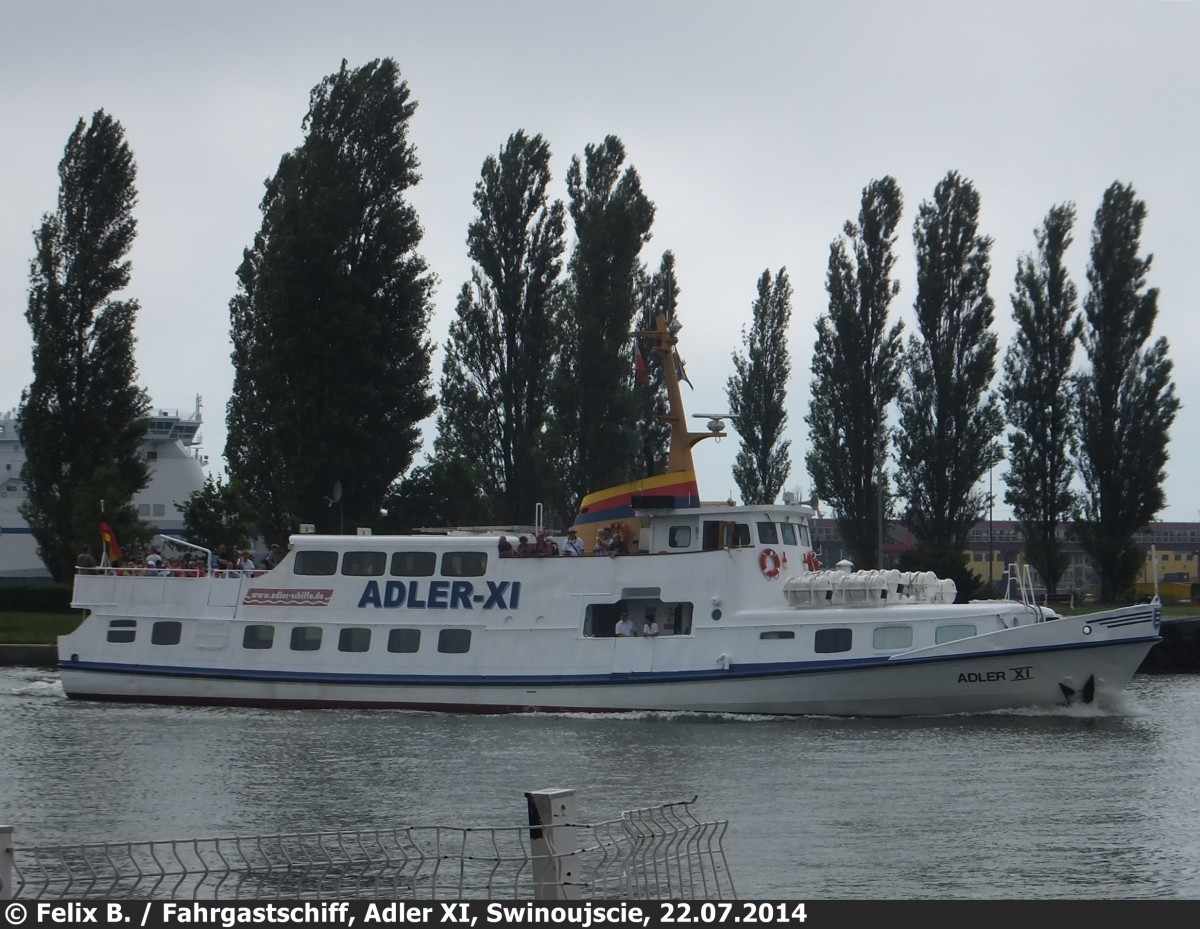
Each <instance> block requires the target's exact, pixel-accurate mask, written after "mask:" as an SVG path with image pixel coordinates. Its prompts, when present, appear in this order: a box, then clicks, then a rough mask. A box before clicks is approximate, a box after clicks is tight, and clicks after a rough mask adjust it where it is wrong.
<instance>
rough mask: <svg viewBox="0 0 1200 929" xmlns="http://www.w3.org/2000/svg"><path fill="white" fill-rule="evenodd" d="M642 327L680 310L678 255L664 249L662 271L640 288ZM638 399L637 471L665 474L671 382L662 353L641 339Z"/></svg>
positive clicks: (636, 365) (636, 362)
mask: <svg viewBox="0 0 1200 929" xmlns="http://www.w3.org/2000/svg"><path fill="white" fill-rule="evenodd" d="M640 290H641V296H640V299H639V302H640V304H641V307H642V309H641V311H640V312H639V314H638V329H639V330H641V331H643V332H652V331H654V330H655V329H656V328H657V327H658V317H659V316H660V315H661V316H663V317H664V318H665V319H666V320H667V322H668V323H669V322H670V321H671V320H673V319H675V318H676V315H677V314H678V311H679V281H678V279H677V278H676V276H675V255H674V254H673V253H672V252H669V251H668V252H663V256H662V261H661V262H660V263H659V266H658V271H657V272H655V273H654V275H652V276H650V277H645V278H644V279H643V281H642V286H641V288H640ZM632 365H633V381H634V399H635V402H636V404H637V409H638V418H637V422H636V430H637V444H636V448H635V451H634V456H635V461H634V471H635V473H636V474H638V475H647V476H648V475H652V474H662V473H663V471H665V470H666V467H667V454H668V449H669V446H670V438H671V427H670V425H668V424H667V422H666V421H665V420H663V419H661V418H660V414H662V413H663V412H665V411H666V409H667V403H668V400H667V386H666V381H665V380H663V365H662V357H661V356H660V355H659V353H658V352H656V351H651V350H649V349H648V348H647V346H646V345H643V344H641V343H640V342H638V341H635V342H634V346H633V360H632Z"/></svg>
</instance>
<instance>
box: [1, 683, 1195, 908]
mask: <svg viewBox="0 0 1200 929" xmlns="http://www.w3.org/2000/svg"><path fill="white" fill-rule="evenodd" d="M1198 723H1200V675H1186V674H1180V675H1166V674H1164V675H1138V676H1137V677H1136V678H1135V679H1134V682H1133V685H1132V686H1131V688H1130V690H1129V692H1128V694H1127V695H1126V696H1125V698H1124V699H1123V701H1122V705H1121V707H1120V711H1119V712H1118V713H1109V714H1102V713H1099V712H1098V711H1096V710H1094V709H1092V708H1086V707H1085V708H1080V707H1075V708H1071V709H1069V710H1068V709H1065V708H1064V709H1063V710H1062V711H1059V712H1044V713H1009V714H992V715H987V716H975V717H966V716H955V717H938V718H924V719H908V720H871V719H851V720H846V719H830V718H801V717H789V718H769V717H762V718H745V717H740V718H738V717H719V716H701V715H690V714H636V715H628V716H622V715H603V716H591V715H576V714H565V715H557V714H544V715H541V714H539V715H528V716H501V717H475V716H454V715H438V714H426V713H412V712H394V711H353V710H280V711H274V710H254V709H215V708H214V709H206V708H195V707H159V706H136V705H119V704H99V703H89V702H83V701H70V700H67V699H66V698H65V697H64V695H63V691H62V687H61V685H60V683H59V681H58V677H57V674H56V673H55V672H53V671H45V670H36V669H30V668H0V823H11V824H12V825H13V826H15V828H16V832H15V834H14V835H15V841H16V843H17V844H19V845H24V846H31V845H45V844H52V843H59V842H61V843H71V844H77V843H83V842H99V841H107V842H117V841H138V840H148V839H179V838H190V837H198V838H203V837H210V836H229V835H248V834H256V833H278V832H299V831H318V830H335V831H340V830H347V829H355V828H381V827H385V826H393V825H397V824H407V825H432V824H443V825H449V826H476V825H479V826H497V825H504V826H516V825H522V824H523V823H525V822H526V818H525V817H526V811H525V800H524V794H525V792H526V791H528V790H536V789H540V788H574V789H575V790H576V791H577V807H578V814H579V815H578V818H579V819H580V820H582V821H598V820H605V819H611V818H614V817H616V816H618V815H619V814H620V813H621V812H622V811H624V810H628V809H633V808H637V807H643V806H650V805H655V804H658V803H667V802H671V801H675V800H685V799H687V800H690V799H691V798H692V797H693V796H696V797H698V800H697V802H696V804H695V806H694V811H695V813H696V815H697V816H698V818H700V819H702V820H713V819H722V820H728V821H729V823H730V825H729V831H728V833H727V835H726V837H725V843H724V845H725V852H726V856H727V859H728V864H729V869H730V872H731V874H732V877H733V880H734V882H735V885H736V888H737V892H738V896H739V897H741V898H744V899H752V898H760V899H763V898H786V899H1018V898H1034V899H1049V898H1058V899H1096V898H1102V899H1118V898H1120V899H1129V898H1175V899H1180V898H1182V899H1200V725H1198Z"/></svg>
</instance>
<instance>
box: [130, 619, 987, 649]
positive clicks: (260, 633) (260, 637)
mask: <svg viewBox="0 0 1200 929" xmlns="http://www.w3.org/2000/svg"><path fill="white" fill-rule="evenodd" d="M182 631H183V624H182V623H180V622H178V621H175V620H160V621H158V622H156V623H154V625H153V626H152V627H151V629H150V642H151V644H153V645H178V644H179V640H180V636H181V634H182ZM975 632H976V629H975V626H974V625H971V624H969V623H950V624H947V625H945V626H938V627H937V629H936V630H935V632H934V642H935V644H937V645H942V644H944V643H946V642H955V641H957V640H959V639H966V638H970V637H971V636H973V635H975ZM758 637H759V638H760V639H768V640H769V639H795V638H796V632H795V630H794V629H768V630H766V631H765V632H760V633H759V634H758ZM136 638H137V620H134V619H114V620H111V621H110V622H109V624H108V641H109V642H117V643H120V642H133V641H135V640H136ZM323 638H324V630H323V629H322V628H321V627H320V626H295V627H293V629H292V634H291V649H292V651H294V652H315V651H317V650H319V649H320V647H321V640H322V639H323ZM274 644H275V627H274V626H269V625H265V624H255V625H250V626H247V627H246V629H245V631H244V632H243V634H242V648H251V649H264V648H271V647H273V646H274ZM912 644H913V631H912V626H877V627H876V628H875V629H874V630H872V635H871V645H872V647H874V648H876V649H879V650H880V651H894V650H897V649H905V648H912ZM853 645H854V631H853V630H852V629H847V628H844V627H835V628H831V629H818V630H816V634H815V636H814V639H813V650H814V651H815V652H816V653H817V654H818V655H830V654H835V653H837V652H848V651H850V649H851V647H852V646H853ZM420 647H421V630H420V629H406V628H398V629H389V630H388V639H387V650H388V651H389V652H394V653H398V654H403V653H411V652H416V651H418V650H420ZM370 648H371V630H370V629H366V628H363V627H359V626H348V627H346V628H344V629H340V630H338V651H339V652H365V651H369V650H370ZM437 650H438V651H439V652H442V653H443V654H447V655H462V654H465V653H466V652H469V651H470V650H471V630H470V629H439V630H438V644H437Z"/></svg>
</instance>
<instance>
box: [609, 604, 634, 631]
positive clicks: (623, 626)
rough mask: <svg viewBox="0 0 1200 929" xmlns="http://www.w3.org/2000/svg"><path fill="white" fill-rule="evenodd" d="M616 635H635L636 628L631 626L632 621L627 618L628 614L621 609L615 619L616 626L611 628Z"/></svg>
mask: <svg viewBox="0 0 1200 929" xmlns="http://www.w3.org/2000/svg"><path fill="white" fill-rule="evenodd" d="M613 631H614V632H615V633H616V634H617V635H618V636H622V637H624V636H636V635H637V630H636V629H635V628H634V627H633V623H632V622H631V621H630V619H629V614H628V613H626V612H625V611H624V610H621V616H620V618H619V619H618V620H617V626H616V628H615V629H614V630H613Z"/></svg>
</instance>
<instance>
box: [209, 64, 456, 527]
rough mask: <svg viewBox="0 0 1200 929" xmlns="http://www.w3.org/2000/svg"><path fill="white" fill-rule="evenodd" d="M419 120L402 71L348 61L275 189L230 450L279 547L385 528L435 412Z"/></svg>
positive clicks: (270, 188) (259, 244) (238, 318)
mask: <svg viewBox="0 0 1200 929" xmlns="http://www.w3.org/2000/svg"><path fill="white" fill-rule="evenodd" d="M415 110H416V103H415V102H413V101H412V100H411V99H410V93H409V89H408V85H407V83H406V82H404V81H402V80H401V79H400V72H399V68H398V67H397V65H396V63H395V62H394V61H392V60H391V59H390V58H385V59H382V60H375V61H373V62H371V63H370V64H367V65H364V66H363V67H360V68H356V69H350V68H348V67H347V65H346V62H344V61H343V62H342V66H341V69H340V70H339V71H338V72H337V73H336V74H333V75H330V76H329V77H326V78H325V79H324V80H323V81H321V83H320V84H318V85H317V86H316V87H315V88H314V89H313V91H312V94H311V96H310V100H309V110H308V114H307V115H306V116H305V119H304V123H303V125H304V129H305V138H304V141H303V143H302V144H301V145H300V147H299V148H297V149H295V150H294V151H292V152H290V153H288V154H285V155H284V156H283V158H282V159H281V160H280V163H279V168H278V170H277V171H276V173H275V176H274V177H273V178H271V179H270V180H268V181H267V185H266V194H265V195H264V197H263V200H262V204H261V206H260V209H261V211H262V215H263V222H262V226H261V228H260V230H259V232H258V234H257V235H256V236H255V239H254V244H253V245H252V246H251V247H250V248H248V249H247V250H246V252H245V258H244V261H243V262H242V265H241V267H240V268H239V269H238V284H239V287H238V293H237V295H236V296H235V297H234V298H233V300H231V301H230V331H231V336H232V340H233V353H232V357H233V365H234V390H233V396H232V398H231V399H230V401H229V407H228V413H227V424H228V440H227V443H226V447H225V453H226V459H227V460H228V462H229V468H230V474H231V476H232V477H233V478H235V479H237V480H239V481H241V482H242V483H243V484H244V485H245V486H246V489H247V493H248V494H249V496H250V498H251V500H252V501H253V503H254V505H255V507H256V509H258V510H259V511H260V513H261V514H262V517H263V520H264V528H265V530H266V532H267V534H268V535H269V536H271V537H273V538H279V537H281V536H283V535H285V534H286V533H287V532H288V531H289V530H290V529H291V528H293V527H294V526H295V525H296V524H297V523H298V522H301V521H303V522H309V523H314V524H315V525H316V526H317V527H318V529H320V530H322V531H341V529H342V528H344V526H346V525H349V526H357V525H367V526H370V525H373V524H374V523H375V521H376V520H377V519H378V515H379V509H380V506H381V504H382V501H383V497H384V495H385V493H386V492H387V491H388V488H389V487H390V486H391V484H392V483H393V481H394V480H395V479H396V477H397V476H398V475H400V474H401V473H403V472H404V471H405V470H406V469H407V468H408V466H409V464H410V463H411V462H412V459H413V455H414V453H415V451H416V449H417V447H418V445H419V443H420V431H419V424H420V422H421V421H422V420H423V419H425V418H426V417H427V416H429V415H430V413H432V412H433V409H434V406H435V404H434V400H433V396H432V392H431V389H430V387H431V385H430V354H431V349H432V346H431V344H430V342H429V340H428V326H429V319H430V315H431V310H432V307H431V295H432V288H433V284H434V278H433V276H432V275H431V274H430V273H429V271H428V269H427V267H426V263H425V261H424V259H423V258H421V257H420V256H419V255H418V254H417V251H416V249H417V246H418V244H419V243H420V241H421V236H422V230H421V225H420V222H419V220H418V217H417V213H416V211H415V209H414V208H413V207H412V205H411V204H410V203H409V202H408V201H407V200H406V199H405V195H406V193H407V192H408V191H409V189H410V188H412V187H413V186H414V185H415V184H416V183H417V182H418V180H419V175H418V174H417V167H418V161H417V157H416V153H415V150H414V148H413V146H412V144H411V143H410V142H409V138H408V130H409V121H410V120H411V118H412V115H413V113H414V111H415ZM339 488H340V491H341V494H340V500H336V499H335V498H337V497H338V496H339V494H338V493H337V492H336V491H337V490H338V489H339ZM335 502H336V503H337V505H336V506H334V505H333V504H334V503H335Z"/></svg>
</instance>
